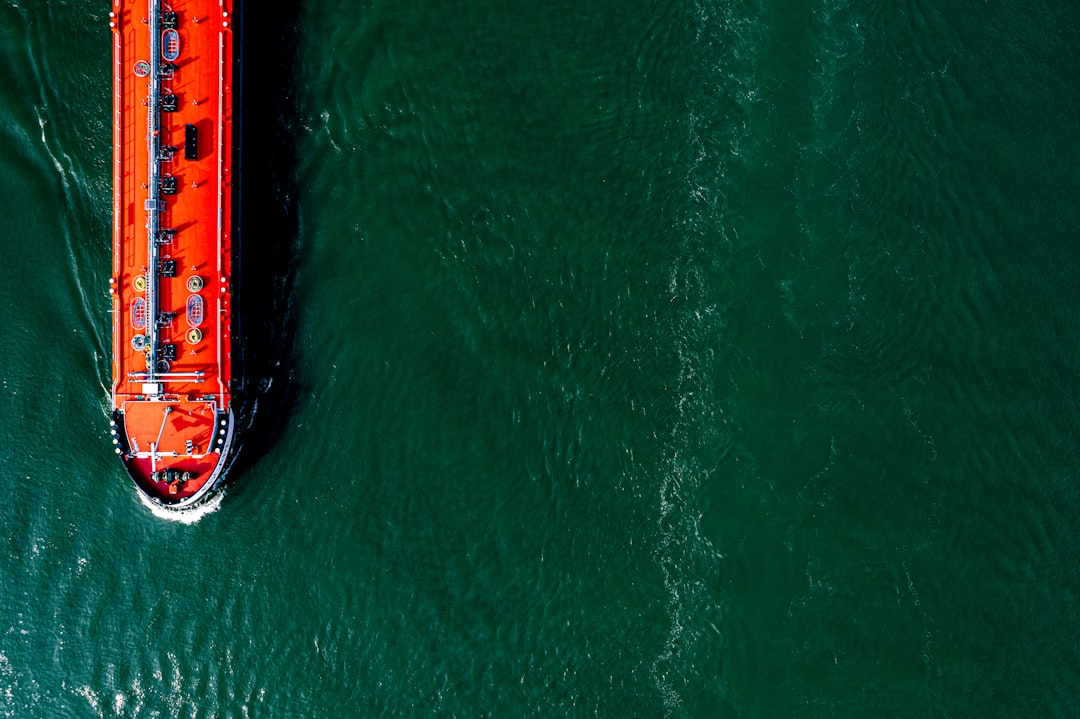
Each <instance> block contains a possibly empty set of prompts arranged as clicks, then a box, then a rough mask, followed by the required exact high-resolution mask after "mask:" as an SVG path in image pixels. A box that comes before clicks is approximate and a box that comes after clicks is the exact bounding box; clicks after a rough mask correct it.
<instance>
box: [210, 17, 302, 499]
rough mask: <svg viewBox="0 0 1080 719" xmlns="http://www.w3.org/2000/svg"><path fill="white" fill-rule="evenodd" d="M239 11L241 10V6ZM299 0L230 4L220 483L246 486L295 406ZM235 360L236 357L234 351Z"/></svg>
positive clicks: (282, 429)
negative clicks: (230, 214)
mask: <svg viewBox="0 0 1080 719" xmlns="http://www.w3.org/2000/svg"><path fill="white" fill-rule="evenodd" d="M245 6H247V7H246V8H245ZM300 11H301V3H299V2H293V3H288V2H286V3H281V4H280V5H277V6H275V7H274V9H273V10H269V9H267V8H266V7H260V5H259V3H256V2H244V0H236V3H235V4H234V15H235V22H234V31H235V32H237V34H238V35H237V38H236V41H237V42H236V48H237V59H238V64H237V66H236V72H235V75H234V87H233V93H234V95H233V96H234V98H236V99H238V100H239V103H238V112H235V117H234V123H235V125H234V126H235V127H236V128H238V132H237V133H236V137H237V139H238V142H237V143H236V146H235V147H234V152H235V153H236V157H235V167H237V168H238V171H237V173H236V177H238V178H240V183H239V187H238V188H237V190H236V195H235V196H234V198H235V202H236V205H235V207H236V208H237V213H236V214H237V230H236V233H235V239H234V248H235V249H236V255H235V257H236V260H235V262H236V264H235V266H234V279H235V284H234V292H235V305H234V308H233V309H234V317H235V321H236V332H235V337H234V345H233V346H234V359H238V360H239V362H238V363H237V364H238V369H239V373H238V376H237V379H236V380H235V384H234V387H233V396H234V400H235V401H234V407H235V410H236V419H237V436H236V439H235V442H236V444H235V447H234V452H233V458H232V460H231V462H232V464H231V466H230V468H229V472H228V475H227V479H226V483H227V484H230V485H233V491H238V490H240V489H241V488H242V487H247V486H255V485H256V484H257V482H254V483H253V482H252V479H253V478H252V476H251V474H249V471H250V470H251V469H252V468H253V467H254V466H255V465H256V464H257V463H258V462H259V460H260V459H262V457H263V456H265V455H266V453H267V452H269V451H270V450H271V448H272V447H273V446H274V445H275V443H276V442H277V440H278V439H279V438H280V436H281V435H282V433H283V431H284V429H285V427H286V426H287V424H288V419H289V417H290V416H291V415H292V414H293V411H294V407H295V404H296V397H297V394H298V393H297V391H296V389H295V387H296V383H295V381H294V379H295V365H296V363H295V359H294V339H295V336H296V331H295V330H296V320H295V314H294V312H293V307H292V300H291V297H292V294H293V292H292V289H293V280H294V276H295V269H296V263H297V253H298V232H299V222H298V219H297V214H296V211H297V208H296V196H297V188H296V166H297V154H296V131H297V127H298V126H299V123H298V122H297V116H298V111H297V107H296V86H297V79H296V78H297V65H298V48H299V31H298V29H297V28H298V27H299V16H300ZM237 354H238V355H239V357H238V358H237V357H236V355H237Z"/></svg>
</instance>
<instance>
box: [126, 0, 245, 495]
mask: <svg viewBox="0 0 1080 719" xmlns="http://www.w3.org/2000/svg"><path fill="white" fill-rule="evenodd" d="M232 3H233V0H172V1H171V2H169V3H165V2H162V0H141V1H138V0H114V3H113V8H112V12H111V13H110V14H109V25H110V27H111V30H112V40H113V133H114V137H113V195H114V196H113V266H112V277H111V279H110V280H109V293H110V295H111V299H112V317H113V347H112V423H111V431H112V437H113V444H114V445H115V446H116V452H117V454H118V455H119V456H120V459H121V460H122V462H123V465H124V467H125V469H126V470H127V472H128V474H129V475H130V476H131V478H132V479H133V480H134V482H135V486H136V487H137V488H138V490H139V491H140V492H142V493H143V494H144V495H145V496H146V497H147V498H148V499H150V500H151V501H153V502H154V503H156V504H158V505H161V506H164V507H169V508H175V509H183V508H187V507H191V506H194V505H196V504H198V503H199V502H200V501H201V500H203V499H205V498H206V497H207V496H208V495H209V494H210V493H211V492H212V490H213V489H214V487H215V486H217V485H218V484H219V483H220V481H221V479H222V477H223V475H224V472H225V468H226V467H227V466H228V459H229V452H230V449H231V447H232V442H233V431H234V425H235V420H234V417H233V402H232V394H231V390H230V387H231V384H232V371H233V367H232V334H233V333H232V331H231V324H232V309H233V302H232V297H231V294H230V288H231V285H232V270H233V256H232V249H233V242H232V240H233V234H234V233H233V196H234V194H233V186H234V182H233V173H232V170H233V167H232V166H233V152H232V147H233V130H232V116H233V103H232V82H233V16H232V12H231V10H232Z"/></svg>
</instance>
